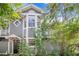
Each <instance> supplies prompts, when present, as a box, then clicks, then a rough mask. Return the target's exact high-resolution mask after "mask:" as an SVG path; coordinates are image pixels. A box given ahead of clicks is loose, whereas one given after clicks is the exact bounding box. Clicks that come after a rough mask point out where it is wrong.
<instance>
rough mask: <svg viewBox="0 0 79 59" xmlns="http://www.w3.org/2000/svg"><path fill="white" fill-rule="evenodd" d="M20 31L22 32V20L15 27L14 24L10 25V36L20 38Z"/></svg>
mask: <svg viewBox="0 0 79 59" xmlns="http://www.w3.org/2000/svg"><path fill="white" fill-rule="evenodd" d="M22 31H23V23H22V20H21V21H20V25H19V26H17V27H16V26H15V24H14V22H13V23H11V24H10V35H11V34H15V35H16V36H18V37H21V38H22Z"/></svg>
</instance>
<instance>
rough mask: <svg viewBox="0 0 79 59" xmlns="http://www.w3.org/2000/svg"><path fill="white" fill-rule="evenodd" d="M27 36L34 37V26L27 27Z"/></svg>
mask: <svg viewBox="0 0 79 59" xmlns="http://www.w3.org/2000/svg"><path fill="white" fill-rule="evenodd" d="M28 37H35V28H28Z"/></svg>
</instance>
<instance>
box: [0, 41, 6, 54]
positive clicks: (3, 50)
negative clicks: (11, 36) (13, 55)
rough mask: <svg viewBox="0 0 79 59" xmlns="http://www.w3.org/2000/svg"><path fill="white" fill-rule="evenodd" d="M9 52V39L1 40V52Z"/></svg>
mask: <svg viewBox="0 0 79 59" xmlns="http://www.w3.org/2000/svg"><path fill="white" fill-rule="evenodd" d="M6 52H8V41H0V53H6Z"/></svg>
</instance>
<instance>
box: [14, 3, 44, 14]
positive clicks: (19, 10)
mask: <svg viewBox="0 0 79 59" xmlns="http://www.w3.org/2000/svg"><path fill="white" fill-rule="evenodd" d="M30 6H34V7H35V8H37V9H38V10H40V11H41V13H45V12H44V11H43V10H42V9H41V8H39V7H37V6H35V5H34V4H29V5H27V6H24V7H20V8H18V9H16V11H17V12H22V10H23V9H25V8H29V7H30Z"/></svg>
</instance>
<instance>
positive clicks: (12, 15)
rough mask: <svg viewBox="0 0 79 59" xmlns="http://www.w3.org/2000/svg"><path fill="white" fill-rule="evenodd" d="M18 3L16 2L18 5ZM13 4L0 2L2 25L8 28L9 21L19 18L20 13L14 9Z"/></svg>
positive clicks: (0, 21)
mask: <svg viewBox="0 0 79 59" xmlns="http://www.w3.org/2000/svg"><path fill="white" fill-rule="evenodd" d="M17 5H18V4H14V7H16V6H17ZM14 7H13V4H6V3H5V4H4V3H1V4H0V26H1V27H2V28H6V27H7V25H8V24H9V22H11V21H13V20H16V19H19V18H20V15H19V13H17V12H16V11H15V10H14Z"/></svg>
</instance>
